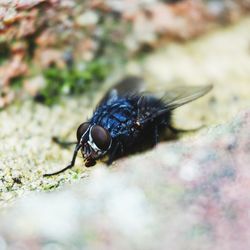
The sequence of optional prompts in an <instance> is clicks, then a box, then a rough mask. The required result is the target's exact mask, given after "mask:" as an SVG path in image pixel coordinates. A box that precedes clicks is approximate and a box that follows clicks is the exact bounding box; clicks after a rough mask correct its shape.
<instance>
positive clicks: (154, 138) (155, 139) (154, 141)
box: [153, 126, 159, 146]
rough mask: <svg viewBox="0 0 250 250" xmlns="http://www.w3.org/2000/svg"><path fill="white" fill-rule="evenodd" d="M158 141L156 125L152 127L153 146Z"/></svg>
mask: <svg viewBox="0 0 250 250" xmlns="http://www.w3.org/2000/svg"><path fill="white" fill-rule="evenodd" d="M158 142H159V130H158V127H157V126H155V127H154V137H153V146H155V145H156V144H157V143H158Z"/></svg>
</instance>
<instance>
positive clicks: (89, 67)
mask: <svg viewBox="0 0 250 250" xmlns="http://www.w3.org/2000/svg"><path fill="white" fill-rule="evenodd" d="M110 68H111V66H110V64H109V63H108V62H105V61H104V60H94V61H92V62H88V63H85V64H84V65H82V69H79V68H77V67H76V66H73V67H71V68H66V69H59V68H57V67H55V66H52V67H50V68H48V69H46V70H45V71H44V72H43V74H44V77H45V79H46V86H45V88H44V89H43V90H42V91H41V92H40V93H39V94H38V96H37V97H36V100H37V101H40V102H43V103H45V104H47V105H52V104H54V103H55V102H57V101H58V99H59V98H60V96H63V95H79V94H82V93H84V92H85V91H88V90H89V89H90V88H91V86H94V84H97V83H98V84H99V83H101V82H103V81H104V80H105V79H106V77H107V75H108V74H109V72H110Z"/></svg>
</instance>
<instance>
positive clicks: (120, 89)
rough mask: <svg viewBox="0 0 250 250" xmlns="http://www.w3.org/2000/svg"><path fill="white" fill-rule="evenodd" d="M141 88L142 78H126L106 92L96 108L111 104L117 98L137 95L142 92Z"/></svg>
mask: <svg viewBox="0 0 250 250" xmlns="http://www.w3.org/2000/svg"><path fill="white" fill-rule="evenodd" d="M143 87H144V81H143V79H142V78H140V77H137V76H127V77H125V78H123V79H122V80H121V81H119V82H118V83H117V84H115V85H114V86H112V87H111V88H110V89H109V90H108V91H107V93H106V94H105V96H104V97H103V98H102V99H101V101H100V102H99V104H98V106H101V105H103V104H109V103H112V102H113V101H115V100H117V99H118V98H119V97H123V96H130V95H135V94H138V93H140V92H141V91H142V89H143Z"/></svg>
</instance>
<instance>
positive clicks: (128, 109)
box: [90, 98, 137, 139]
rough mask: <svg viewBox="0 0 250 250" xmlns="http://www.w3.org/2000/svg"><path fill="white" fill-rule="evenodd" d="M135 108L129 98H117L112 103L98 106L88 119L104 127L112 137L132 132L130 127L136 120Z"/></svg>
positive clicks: (128, 134) (127, 134)
mask: <svg viewBox="0 0 250 250" xmlns="http://www.w3.org/2000/svg"><path fill="white" fill-rule="evenodd" d="M136 118H137V110H136V108H135V106H134V105H133V104H132V102H131V101H130V100H129V99H125V98H118V99H117V100H115V101H114V102H112V103H106V104H103V105H101V106H99V107H98V108H97V109H96V110H95V112H94V114H93V117H92V118H91V120H90V123H91V124H98V125H100V126H102V127H104V128H106V129H107V130H108V131H109V133H110V135H111V137H112V139H115V138H117V137H120V138H121V137H122V136H130V135H131V134H132V131H131V129H130V128H131V127H132V125H133V124H134V122H135V121H136Z"/></svg>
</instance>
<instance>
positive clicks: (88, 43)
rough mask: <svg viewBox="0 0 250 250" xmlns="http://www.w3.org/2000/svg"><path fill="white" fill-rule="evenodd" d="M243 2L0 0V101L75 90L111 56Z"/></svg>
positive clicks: (156, 42)
mask: <svg viewBox="0 0 250 250" xmlns="http://www.w3.org/2000/svg"><path fill="white" fill-rule="evenodd" d="M249 9H250V4H249V0H231V1H220V0H195V1H194V0H151V1H148V0H133V1H131V0H124V1H116V0H85V1H80V0H64V1H59V0H29V1H20V0H15V1H0V108H1V107H5V106H7V105H8V104H10V103H11V102H13V101H14V100H17V99H19V98H20V97H21V98H22V97H23V96H25V94H24V93H26V96H27V93H28V94H29V95H31V96H36V97H37V96H40V99H39V98H36V99H37V100H40V101H41V100H44V102H45V103H47V104H52V103H53V101H52V96H53V98H54V99H55V101H56V100H58V97H59V96H60V95H62V94H63V95H64V94H65V93H66V94H67V95H70V94H76V93H77V94H78V93H82V92H84V91H86V90H87V89H89V88H88V86H90V84H91V82H95V81H96V78H97V79H98V81H104V80H105V77H106V76H107V75H108V73H107V71H108V68H109V72H111V68H112V67H113V66H114V65H117V61H119V62H126V61H127V60H128V59H130V58H131V57H138V55H140V56H141V55H142V54H146V53H149V52H151V51H153V50H154V49H155V48H158V47H160V46H161V45H162V44H166V42H167V41H170V40H172V41H173V40H175V41H188V40H190V39H192V38H194V37H197V36H199V35H201V34H203V33H205V32H208V31H209V30H211V28H214V27H215V26H216V24H225V23H228V22H232V21H236V20H238V19H239V18H240V17H241V16H242V15H244V14H245V13H248V11H249ZM68 51H71V52H70V53H71V56H70V57H68V56H66V58H65V54H66V55H67V53H68ZM101 61H106V62H107V64H106V63H100V62H101ZM69 64H71V65H69ZM51 65H53V67H51ZM81 65H85V66H86V68H84V67H83V68H81ZM102 67H104V68H103V69H101V68H102ZM81 71H83V72H81ZM103 72H106V73H105V74H104V73H103ZM38 75H39V76H41V75H42V77H43V78H45V84H41V82H36V81H35V80H34V79H33V78H32V77H34V76H38ZM40 80H41V79H40ZM16 81H18V82H19V83H18V84H17V83H16ZM18 86H19V91H18V90H17V89H16V87H18ZM14 90H15V91H14Z"/></svg>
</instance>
